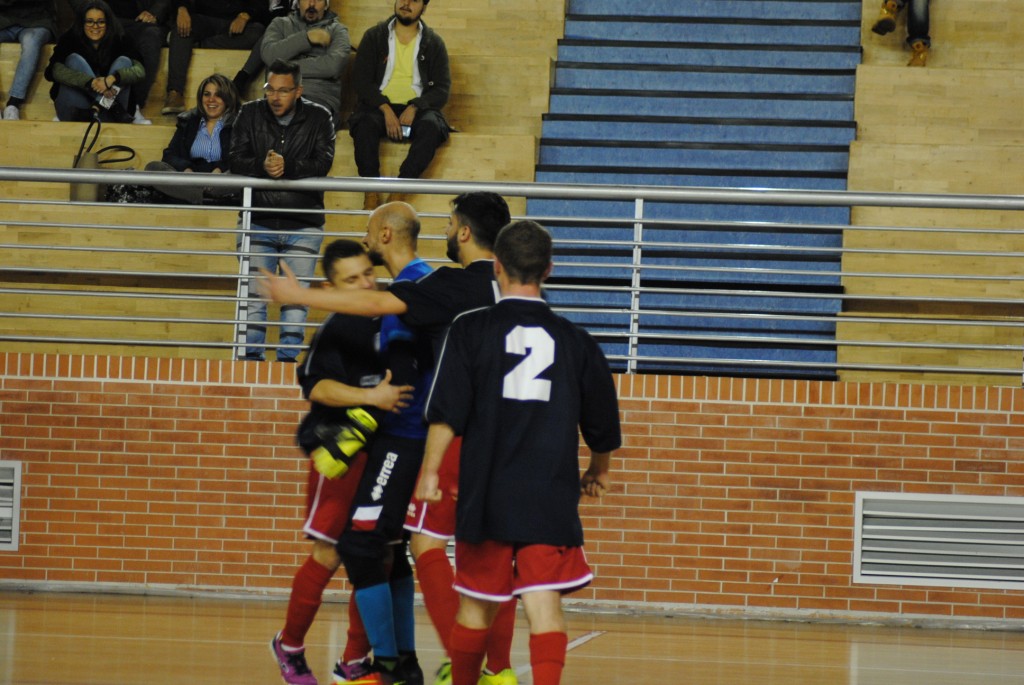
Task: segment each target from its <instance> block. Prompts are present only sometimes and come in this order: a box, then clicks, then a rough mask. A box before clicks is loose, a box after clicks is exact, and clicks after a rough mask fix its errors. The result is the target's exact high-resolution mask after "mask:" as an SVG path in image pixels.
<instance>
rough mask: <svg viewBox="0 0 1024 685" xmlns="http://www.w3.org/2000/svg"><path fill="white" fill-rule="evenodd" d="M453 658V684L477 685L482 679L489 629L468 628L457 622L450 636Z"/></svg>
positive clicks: (450, 654)
mask: <svg viewBox="0 0 1024 685" xmlns="http://www.w3.org/2000/svg"><path fill="white" fill-rule="evenodd" d="M449 642H450V644H451V648H450V649H449V650H448V655H449V656H451V658H452V685H476V684H477V682H478V681H479V680H480V667H481V666H483V664H484V652H485V651H487V629H486V628H467V627H466V626H464V625H461V624H459V623H456V624H455V625H454V627H453V628H452V634H451V636H450V638H449Z"/></svg>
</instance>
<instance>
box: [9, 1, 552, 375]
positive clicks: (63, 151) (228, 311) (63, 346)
mask: <svg viewBox="0 0 1024 685" xmlns="http://www.w3.org/2000/svg"><path fill="white" fill-rule="evenodd" d="M332 5H334V6H335V8H336V11H338V13H339V15H340V16H341V19H342V21H343V22H344V23H345V24H346V25H347V26H348V27H349V31H350V36H351V38H352V42H353V44H354V45H358V42H359V39H360V38H361V36H362V34H363V31H365V29H366V28H368V27H369V26H371V25H373V24H374V23H376V22H377V21H379V20H381V19H383V18H385V16H386V15H387V13H388V6H387V5H385V4H380V3H376V2H374V3H370V2H365V1H363V2H345V3H344V4H342V3H338V2H332ZM339 5H341V6H340V7H339ZM562 13H563V9H562V7H561V6H558V5H557V3H545V2H541V1H539V0H525V1H522V2H516V3H514V4H513V3H507V6H505V7H502V6H501V4H500V3H499V4H498V5H497V6H496V5H495V3H493V2H486V1H484V0H470V1H469V2H467V3H461V4H459V5H457V6H452V5H444V4H439V5H434V6H431V7H428V11H427V13H426V14H425V15H424V19H425V20H426V21H427V23H428V24H429V25H430V26H431V27H432V28H434V29H436V30H437V31H438V32H439V33H440V34H441V35H442V36H443V37H444V39H445V42H446V44H447V45H448V49H449V53H450V56H451V62H452V79H453V84H452V97H451V100H450V103H449V106H448V107H447V108H446V115H447V116H448V118H449V120H450V121H451V123H452V124H453V126H454V127H455V128H456V130H457V131H458V132H457V133H455V134H453V135H452V137H451V139H450V140H449V142H448V143H447V144H446V145H444V146H443V147H442V148H441V149H440V150H439V151H438V154H437V157H436V158H435V160H434V162H433V163H432V164H431V166H430V168H429V169H428V171H427V174H426V175H425V178H432V179H445V180H459V181H502V182H503V181H509V182H522V181H532V180H533V173H534V162H535V157H536V146H537V144H536V140H537V136H538V135H539V131H540V121H541V114H542V113H543V112H544V111H545V110H546V106H547V93H548V79H549V73H550V61H551V58H552V56H553V55H554V54H555V48H556V42H557V39H558V37H559V36H560V35H561V30H562V24H563V15H562ZM510 27H514V29H515V31H514V32H510V31H509V28H510ZM49 50H50V49H49V47H48V48H47V49H46V53H45V56H44V58H43V61H42V64H41V65H40V67H39V69H38V70H37V73H36V76H35V79H34V81H33V85H32V88H31V90H30V98H29V101H28V102H27V103H26V105H25V106H24V107H23V109H22V117H23V118H22V121H18V122H0V145H2V146H3V149H4V151H5V152H4V161H3V165H5V166H24V167H68V166H70V163H71V159H72V157H73V155H74V153H75V151H76V150H77V147H78V143H79V141H80V140H81V136H82V133H83V132H84V130H85V124H84V123H72V122H54V121H53V117H54V110H53V103H52V102H51V101H50V99H49V96H48V91H49V86H50V84H49V82H47V81H46V80H45V79H43V78H42V71H43V68H44V67H45V64H46V60H47V59H48V57H49ZM18 56H19V46H18V45H17V44H3V45H0V98H3V100H6V91H5V90H4V86H5V84H9V83H10V78H11V75H12V74H13V73H14V68H15V65H16V63H17V59H18ZM166 57H167V51H166V49H165V50H164V55H163V63H164V68H162V69H161V72H160V74H158V76H157V79H156V83H155V84H154V86H153V90H152V92H151V94H150V98H149V102H147V103H146V106H145V108H144V112H145V114H146V115H147V116H148V117H149V118H150V119H151V120H152V121H153V125H152V126H133V125H130V124H116V125H115V124H111V125H104V126H103V132H102V135H101V137H100V141H99V144H98V146H104V145H111V144H124V145H129V146H131V147H133V148H134V149H135V150H136V151H137V153H138V159H137V160H136V161H135V162H133V163H131V164H129V165H127V166H130V167H133V168H141V167H143V166H145V163H146V162H147V161H149V160H153V159H159V158H160V155H161V152H162V150H163V148H164V147H165V146H166V144H167V142H168V141H169V140H170V137H171V134H172V132H173V125H174V117H172V116H162V115H161V114H160V108H161V107H162V104H163V94H164V89H165V85H164V84H165V82H166ZM245 57H246V54H245V53H243V52H237V51H218V50H197V51H196V52H195V54H194V56H193V60H192V64H191V67H190V70H189V81H188V83H189V85H188V87H187V89H186V93H185V96H186V104H187V105H189V106H192V105H194V90H195V86H196V85H197V84H198V83H199V81H200V80H201V79H202V78H203V77H204V76H206V75H207V74H210V73H213V72H217V71H219V72H221V73H224V74H227V75H228V76H233V75H234V73H235V72H236V71H237V70H238V68H239V66H240V65H241V64H242V63H243V62H244V60H245ZM259 95H260V93H259V84H254V85H253V87H252V88H251V89H250V92H249V93H248V96H249V97H258V96H259ZM405 153H406V146H404V145H401V144H395V143H391V142H384V143H382V145H381V163H382V171H383V173H385V174H386V175H387V174H390V175H397V172H398V167H399V165H400V164H401V161H402V159H404V157H405ZM125 166H126V165H120V168H125ZM331 175H332V176H355V175H356V169H355V163H354V161H353V158H352V143H351V138H350V137H349V136H348V132H347V131H346V130H342V131H339V132H338V139H337V148H336V153H335V163H334V166H333V167H332V170H331ZM2 185H3V197H7V198H18V199H24V200H33V199H65V198H66V197H67V193H68V189H67V187H66V186H64V185H61V184H30V183H18V182H14V183H4V184H2ZM448 199H449V198H448V197H442V196H426V195H422V196H414V197H413V198H412V201H413V202H414V203H415V204H416V206H417V208H418V209H420V211H421V212H424V213H437V214H439V215H444V214H446V213H447V210H448V204H447V202H448ZM509 200H510V206H511V208H512V211H513V213H514V214H515V213H522V212H524V211H525V201H524V200H522V199H521V198H509ZM327 204H328V208H329V209H336V210H347V211H349V212H351V213H349V214H344V215H331V216H329V218H328V223H327V230H328V231H345V232H351V233H353V234H354V235H357V234H358V235H361V233H362V231H363V230H364V227H365V219H366V217H365V214H364V213H362V212H361V211H360V210H361V207H362V195H361V194H359V193H336V194H332V195H329V196H328V197H327ZM126 209H127V210H130V209H131V208H130V207H127V208H126V207H123V206H117V207H113V206H112V207H70V206H40V205H23V204H9V205H0V225H2V226H3V227H4V228H3V231H4V238H5V242H8V243H14V244H22V245H36V244H38V245H63V246H66V247H76V246H77V247H85V246H91V247H104V246H105V247H109V248H114V249H117V248H129V249H136V248H138V249H154V250H172V249H178V250H181V249H195V250H211V249H220V250H231V249H233V245H234V237H233V236H231V235H229V234H217V233H212V234H189V233H158V232H152V231H149V232H146V231H116V230H110V231H95V230H93V231H85V230H82V229H76V228H74V227H73V226H72V225H73V224H90V223H94V224H99V223H113V224H117V225H133V224H136V223H149V224H151V225H173V226H185V227H199V228H204V227H205V228H217V227H224V228H228V229H230V228H233V227H234V222H235V217H234V213H231V212H211V211H205V210H201V209H194V210H163V209H157V210H152V211H150V210H147V211H146V212H144V213H139V212H132V211H122V210H126ZM14 221H31V222H44V223H52V224H55V225H54V226H45V227H38V226H14V225H8V223H9V222H14ZM444 226H445V219H444V218H443V217H442V216H437V217H426V218H425V219H424V231H423V238H422V240H421V250H420V251H421V254H423V255H424V256H427V257H438V258H440V257H443V253H444V244H443V240H440V239H439V238H440V237H441V236H443V233H444ZM126 259H134V260H135V261H136V263H137V266H136V268H137V269H138V270H140V271H156V272H161V273H163V272H166V273H180V272H186V273H196V274H210V276H209V277H208V278H201V277H197V278H194V279H191V280H189V281H182V279H175V278H171V277H168V278H167V279H162V280H159V281H157V282H153V281H152V280H146V281H145V284H144V286H145V287H146V288H150V287H152V288H154V289H155V290H157V291H159V292H167V293H171V294H204V295H211V294H217V295H218V296H225V297H230V296H233V294H234V282H233V281H232V280H231V279H230V278H226V277H225V276H226V275H230V274H232V273H234V272H236V270H237V265H236V263H235V260H234V259H233V258H232V257H230V256H224V255H218V256H207V257H184V256H181V255H170V254H155V255H149V256H144V257H135V256H128V257H126V256H125V254H123V253H120V254H119V253H103V252H98V253H95V254H92V253H82V252H77V251H71V250H67V251H55V250H47V251H41V250H39V251H37V250H31V251H30V250H14V251H9V254H8V256H7V257H6V258H5V263H6V264H8V265H11V266H32V267H39V271H38V272H36V273H34V274H18V275H16V276H13V277H10V278H8V277H0V283H2V284H3V285H4V286H13V287H19V288H50V289H61V290H70V291H85V290H90V289H91V290H99V291H102V290H117V289H124V288H126V287H143V284H142V283H141V282H140V283H138V284H136V283H134V282H133V280H139V279H134V277H111V276H74V275H67V274H60V273H58V274H57V275H56V276H55V275H54V274H53V273H48V270H49V271H50V272H52V271H53V270H61V269H65V270H74V269H76V268H81V267H83V265H87V266H88V268H89V269H95V270H116V269H124V268H125V261H126ZM44 264H45V267H44V266H43V265H44ZM8 300H9V301H10V303H11V306H12V307H13V311H33V312H53V313H59V312H61V311H65V312H67V311H69V302H70V303H71V304H70V311H74V312H78V313H81V312H90V313H97V314H103V315H111V316H115V315H118V314H120V315H122V316H140V317H141V316H166V317H169V318H175V317H176V318H186V317H187V318H217V319H230V318H232V317H233V313H234V308H233V305H231V304H229V303H226V302H204V303H197V302H195V301H184V300H173V299H171V300H165V301H160V302H159V303H157V304H154V303H153V302H152V301H149V302H148V303H145V302H144V303H142V306H144V307H145V308H146V309H148V310H152V309H154V308H155V307H159V311H158V312H154V311H137V307H139V306H140V305H139V303H138V302H136V303H134V304H133V303H132V302H131V301H130V298H111V297H80V296H74V297H72V298H70V299H69V298H65V297H53V296H48V295H47V296H43V295H33V294H25V295H13V296H11V297H10V298H8ZM5 309H7V307H5ZM275 316H276V313H275V312H273V311H272V312H271V317H272V319H273V317H275ZM311 320H315V317H311ZM4 325H5V326H7V327H9V328H11V329H13V330H17V331H18V332H21V333H25V334H32V335H58V336H61V337H65V338H74V337H114V338H125V339H145V338H148V337H149V338H151V337H164V338H168V339H178V340H185V339H197V340H204V341H206V340H209V341H216V340H224V339H225V338H224V334H225V329H224V328H223V327H220V326H210V325H203V324H195V325H170V324H166V323H141V322H131V323H128V322H76V323H75V324H74V325H73V326H69V324H68V323H67V322H61V321H50V320H47V319H27V320H6V321H5V322H4ZM271 338H273V336H271ZM101 347H102V346H90V347H89V348H88V350H89V351H91V352H98V353H100V352H114V351H117V352H119V353H124V350H123V349H121V350H118V348H116V347H111V348H102V349H101ZM10 348H11V349H31V350H36V351H39V350H43V351H60V352H69V351H81V349H82V348H81V347H80V346H78V345H77V344H76V343H74V342H73V341H72V342H61V343H52V344H45V345H40V344H27V343H26V344H24V345H21V346H20V347H19V344H13V345H10ZM132 353H137V354H142V355H155V356H196V355H197V354H198V355H199V356H203V357H211V358H225V357H226V356H228V353H227V352H225V351H224V350H206V351H199V352H198V353H197V352H196V350H195V349H178V348H175V347H168V348H144V347H140V348H138V349H137V351H134V352H132Z"/></svg>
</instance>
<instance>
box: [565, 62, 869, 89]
mask: <svg viewBox="0 0 1024 685" xmlns="http://www.w3.org/2000/svg"><path fill="white" fill-rule="evenodd" d="M854 82H855V76H854V74H853V72H850V71H843V72H838V71H822V70H802V71H801V70H795V69H760V68H754V67H687V68H681V67H666V66H662V65H639V66H638V65H620V64H604V65H596V64H595V65H591V64H586V63H582V62H573V63H571V64H559V65H557V66H556V67H555V79H554V87H555V88H581V89H582V88H596V89H601V90H610V89H618V90H646V91H670V92H671V91H706V92H726V93H750V94H753V93H766V92H767V93H778V94H791V93H794V94H809V93H820V94H839V95H846V96H852V94H853V91H854Z"/></svg>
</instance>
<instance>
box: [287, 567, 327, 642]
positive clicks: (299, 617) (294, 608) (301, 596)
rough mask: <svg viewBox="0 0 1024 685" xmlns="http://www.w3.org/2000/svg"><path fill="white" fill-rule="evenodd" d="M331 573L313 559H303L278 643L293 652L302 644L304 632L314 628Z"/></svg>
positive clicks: (293, 586)
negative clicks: (311, 627)
mask: <svg viewBox="0 0 1024 685" xmlns="http://www.w3.org/2000/svg"><path fill="white" fill-rule="evenodd" d="M332 575H334V572H333V571H331V570H330V569H328V568H326V567H324V566H321V565H320V564H318V563H317V562H316V561H314V560H313V557H309V558H308V559H306V562H305V563H304V564H302V566H301V567H300V568H299V570H298V572H296V574H295V578H294V579H292V594H291V596H290V597H289V598H288V613H287V614H286V615H285V623H284V630H282V631H281V643H282V644H284V645H287V646H288V647H293V648H296V649H299V648H301V647H302V646H303V645H304V644H305V640H306V633H308V632H309V627H310V626H311V625H313V619H314V618H316V612H317V610H318V609H319V608H320V602H321V601H322V600H323V596H324V588H325V587H327V583H329V582H331V576H332Z"/></svg>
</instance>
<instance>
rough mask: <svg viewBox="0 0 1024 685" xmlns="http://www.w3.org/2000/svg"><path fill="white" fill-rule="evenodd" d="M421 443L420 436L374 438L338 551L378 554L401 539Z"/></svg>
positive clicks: (416, 470) (418, 470) (422, 442)
mask: <svg viewBox="0 0 1024 685" xmlns="http://www.w3.org/2000/svg"><path fill="white" fill-rule="evenodd" d="M423 444H424V441H423V440H422V439H417V438H400V437H395V436H391V435H378V436H377V437H376V438H375V439H374V441H373V443H372V445H371V446H370V455H369V459H368V460H367V462H366V468H365V469H364V470H363V477H362V479H361V480H360V482H359V489H358V490H357V491H356V496H355V499H354V500H353V503H352V514H351V516H350V517H349V522H348V525H347V526H346V527H345V532H343V533H342V534H341V538H339V540H338V545H337V548H338V552H339V553H340V554H343V555H344V554H351V555H356V556H364V557H378V556H380V555H382V554H384V553H385V551H386V550H387V546H388V545H391V544H395V543H397V542H399V541H401V539H402V535H403V525H404V524H405V513H406V509H407V508H408V507H409V501H410V500H411V499H412V495H413V492H414V491H415V489H416V479H417V478H418V477H419V473H420V465H421V464H422V463H423Z"/></svg>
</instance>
